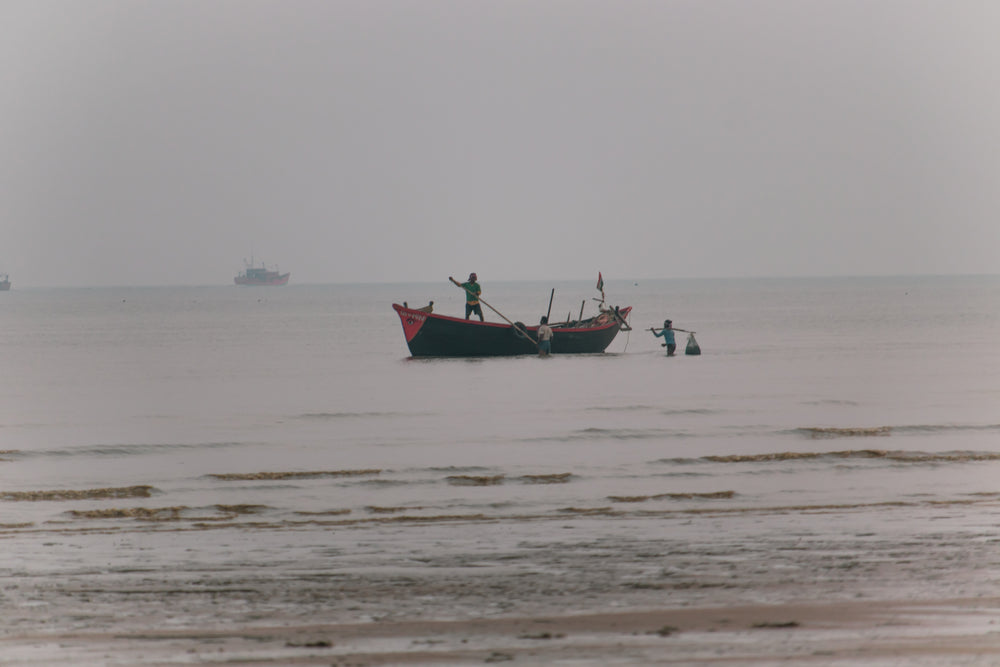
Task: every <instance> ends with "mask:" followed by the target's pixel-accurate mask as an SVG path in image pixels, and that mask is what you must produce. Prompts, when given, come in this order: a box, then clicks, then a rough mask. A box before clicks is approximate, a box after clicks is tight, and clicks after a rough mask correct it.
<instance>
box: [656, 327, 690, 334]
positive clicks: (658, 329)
mask: <svg viewBox="0 0 1000 667" xmlns="http://www.w3.org/2000/svg"><path fill="white" fill-rule="evenodd" d="M670 328H671V329H672V330H674V331H683V332H684V333H698V332H697V331H688V330H687V329H678V328H677V327H670ZM649 330H650V331H663V327H657V328H655V329H654V328H653V327H649Z"/></svg>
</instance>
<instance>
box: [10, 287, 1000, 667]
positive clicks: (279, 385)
mask: <svg viewBox="0 0 1000 667" xmlns="http://www.w3.org/2000/svg"><path fill="white" fill-rule="evenodd" d="M550 287H553V285H542V284H536V283H505V284H491V283H490V282H489V281H486V282H485V283H484V294H483V296H484V297H485V298H486V299H487V300H488V301H489V302H490V303H491V304H492V305H494V306H496V307H498V308H500V310H501V311H503V312H504V314H505V315H507V316H508V317H510V319H517V320H521V321H525V322H529V321H536V320H537V317H538V315H541V314H543V313H544V309H545V308H546V307H547V305H548V297H549V289H550ZM554 287H555V288H556V299H555V305H554V306H553V313H554V314H555V313H562V312H569V313H572V314H573V315H574V316H575V314H576V313H577V312H578V311H579V308H580V303H581V301H583V300H584V299H588V300H589V299H590V298H591V297H592V296H594V292H593V289H592V286H591V285H588V284H585V283H559V284H556V285H554ZM605 290H606V292H607V294H608V298H609V302H611V303H612V304H617V305H622V306H625V305H631V306H633V307H634V311H633V314H632V317H631V319H630V322H631V324H632V325H633V327H634V330H633V331H632V332H630V333H622V334H620V335H619V337H618V339H616V341H615V342H614V343H613V344H612V346H611V347H610V348H609V350H608V353H606V354H603V355H587V356H559V355H555V356H553V357H550V358H547V359H539V358H535V357H524V358H516V359H461V360H448V359H431V360H412V359H409V358H408V356H407V351H406V348H405V343H404V341H403V336H402V331H401V328H400V325H399V321H398V318H397V317H396V315H395V313H394V312H393V311H392V310H391V308H390V304H391V303H392V302H394V301H397V302H402V301H403V300H407V301H408V302H409V303H410V304H420V305H423V304H424V303H426V302H427V301H429V300H434V301H435V309H436V311H437V312H444V313H446V314H456V313H459V312H461V310H460V309H461V307H462V299H461V295H460V294H458V295H456V293H455V292H456V290H455V288H453V287H450V286H449V285H448V284H447V283H443V284H441V285H437V284H435V285H428V284H420V285H352V286H332V285H331V286H309V285H303V286H297V285H291V286H288V287H285V288H270V289H268V288H260V289H252V288H230V287H205V288H156V289H154V288H144V289H126V288H122V289H111V288H108V289H93V290H88V289H46V290H17V291H12V292H10V293H8V294H5V295H3V299H2V300H0V313H2V317H3V321H4V323H5V327H4V331H3V333H2V336H3V340H4V349H5V360H4V371H5V372H4V377H5V382H4V383H3V384H2V386H0V438H2V445H0V449H2V450H4V453H2V454H0V458H2V459H3V460H2V461H0V510H2V515H0V516H2V518H0V524H2V525H0V540H2V544H3V546H4V548H3V550H2V553H0V576H2V578H3V583H4V587H3V595H4V599H5V603H6V605H5V606H6V607H7V608H9V609H14V608H16V609H17V610H18V611H17V612H16V614H14V615H13V616H12V617H11V620H10V623H9V624H8V625H7V627H6V628H5V630H4V633H6V635H7V636H13V635H16V634H17V633H28V632H29V631H30V632H36V631H39V630H40V629H44V630H45V631H47V632H53V633H58V632H67V631H79V630H94V629H98V628H100V629H101V630H102V631H104V630H107V629H108V628H109V627H110V628H111V629H114V628H115V627H120V628H123V629H124V628H127V627H132V628H135V627H143V626H145V625H150V624H152V625H156V626H158V627H159V626H163V625H166V626H168V627H189V626H190V627H198V626H203V625H204V624H209V623H227V624H240V623H244V624H245V623H253V622H262V621H265V620H274V619H281V618H286V617H288V618H300V619H301V618H317V619H326V620H327V621H330V622H333V621H338V622H351V621H360V620H367V619H385V618H406V617H408V616H420V617H449V618H462V617H482V616H492V615H503V614H509V613H514V612H525V611H528V612H529V613H531V612H535V611H540V610H552V609H563V610H581V611H582V610H600V609H605V608H621V607H622V606H624V607H632V606H638V607H641V606H663V605H671V606H673V605H680V604H695V603H699V602H706V601H708V602H711V601H713V600H715V601H720V600H721V601H722V602H724V603H735V602H737V601H750V602H759V601H765V602H768V601H781V600H787V599H790V598H794V597H795V596H796V595H801V594H802V591H803V590H806V589H805V588H803V587H807V588H808V591H809V595H815V594H817V592H820V593H822V594H823V595H828V596H832V597H836V596H838V595H842V596H845V597H850V596H856V595H857V594H858V592H859V590H862V591H865V592H866V593H868V594H875V593H876V591H878V590H884V591H891V592H894V594H896V595H905V596H912V597H915V598H919V597H933V596H935V595H938V594H947V595H957V594H961V593H962V592H965V593H968V594H980V595H985V594H993V595H996V594H998V593H1000V588H998V577H997V565H996V562H995V555H994V554H995V553H996V547H997V538H996V535H995V526H996V524H997V520H998V513H1000V488H998V487H997V484H996V480H997V479H998V478H1000V414H998V410H997V406H998V405H1000V347H998V346H997V344H996V341H997V340H1000V279H998V278H996V277H963V278H882V279H814V280H801V281H795V280H753V281H729V280H719V281H708V280H703V281H640V282H639V283H638V284H635V283H633V282H615V281H607V284H606V287H605ZM587 303H588V305H587V308H588V310H591V309H592V308H593V306H592V305H590V304H592V302H591V301H588V302H587ZM559 317H561V315H560V316H559ZM666 317H670V318H671V319H673V320H674V323H675V326H677V327H681V328H684V329H692V330H695V331H697V337H698V341H699V343H700V345H701V348H702V352H703V353H702V355H701V356H698V357H688V356H684V355H679V356H676V357H673V358H667V357H666V356H665V355H664V354H663V350H662V348H661V347H660V346H659V339H655V338H653V336H652V335H650V334H649V333H648V332H646V331H643V329H644V328H648V327H650V326H660V325H661V323H662V320H663V319H665V318H666ZM488 319H493V320H497V319H499V318H498V317H496V316H488ZM553 319H559V318H557V317H555V315H554V316H553ZM683 342H684V339H683V335H679V336H678V343H679V346H678V347H679V348H680V349H683ZM582 572H585V573H586V576H585V577H582V576H581V573H582ZM720 595H721V597H720ZM122 609H127V610H129V612H130V614H129V615H128V616H126V617H122V616H121V614H120V613H119V612H120V611H121V610H122ZM112 619H113V620H112ZM41 653H42V654H43V656H44V655H48V654H45V652H44V651H42V652H41ZM51 658H52V656H51V655H49V658H48V659H51ZM97 664H100V663H97Z"/></svg>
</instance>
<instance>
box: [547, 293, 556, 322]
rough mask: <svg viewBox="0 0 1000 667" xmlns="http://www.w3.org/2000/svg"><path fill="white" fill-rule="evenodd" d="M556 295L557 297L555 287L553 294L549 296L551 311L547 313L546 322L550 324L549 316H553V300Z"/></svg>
mask: <svg viewBox="0 0 1000 667" xmlns="http://www.w3.org/2000/svg"><path fill="white" fill-rule="evenodd" d="M555 295H556V288H555V287H553V288H552V293H551V294H549V310H548V312H547V313H545V321H546V322H548V321H549V315H551V314H552V298H553V297H554V296H555Z"/></svg>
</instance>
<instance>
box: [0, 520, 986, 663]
mask: <svg viewBox="0 0 1000 667" xmlns="http://www.w3.org/2000/svg"><path fill="white" fill-rule="evenodd" d="M982 509H984V510H985V513H982V514H980V516H979V518H978V520H985V519H987V518H988V517H989V516H990V515H992V514H993V513H994V512H995V510H996V507H995V505H994V504H992V503H990V504H987V505H985V506H984V507H983V508H982ZM917 513H919V511H917V512H915V511H914V510H913V509H912V508H908V507H902V508H897V509H889V510H887V511H886V512H884V513H883V514H882V515H880V517H881V518H880V519H878V520H877V521H876V520H874V519H873V525H872V528H873V529H874V530H873V531H871V532H865V533H863V534H862V533H858V534H853V535H847V534H844V533H840V534H834V533H821V532H817V530H816V529H817V527H820V526H822V525H824V524H826V525H828V526H829V527H833V526H838V525H839V524H840V522H841V521H843V520H845V519H849V520H856V516H855V517H853V518H852V517H851V516H850V515H852V514H856V510H834V509H830V508H812V509H805V508H799V509H791V508H782V509H781V510H778V511H770V510H762V511H757V512H753V513H751V514H752V517H751V518H750V519H749V523H748V518H747V514H748V513H747V512H741V513H739V517H738V518H736V519H734V518H733V517H730V516H727V515H726V514H725V513H720V514H719V515H717V516H704V515H697V516H695V517H694V518H674V519H670V520H666V521H664V519H663V517H641V516H628V517H622V516H610V517H609V516H607V515H597V516H583V517H579V516H573V517H568V518H562V519H557V518H555V517H550V518H549V519H541V518H535V519H532V520H528V521H525V520H523V519H518V520H508V519H504V518H498V517H494V518H476V519H469V518H467V519H464V520H459V519H439V520H429V521H409V522H408V521H405V520H404V521H395V522H392V523H375V524H360V525H329V526H316V525H311V526H310V527H309V528H303V527H302V526H301V525H299V524H296V525H294V526H292V525H287V526H284V527H281V526H278V525H273V524H272V525H269V526H261V525H254V523H255V522H253V521H250V520H248V522H247V523H245V524H243V525H240V526H238V527H237V526H234V525H232V524H229V525H220V526H218V527H209V526H208V524H202V525H201V526H199V527H193V525H184V526H183V527H178V528H163V526H162V524H163V522H162V521H155V522H150V521H149V520H148V519H142V518H139V519H137V518H136V517H135V516H116V517H115V519H113V520H114V521H126V522H129V523H127V524H124V525H123V526H122V527H123V528H124V529H123V530H110V529H104V530H101V529H97V528H94V527H91V528H88V529H74V528H56V527H49V528H47V529H44V530H39V529H37V528H34V529H28V528H9V529H7V530H6V531H5V534H4V535H3V543H4V545H5V547H8V549H13V550H14V552H15V553H14V555H15V556H16V555H17V551H19V550H21V549H35V550H37V551H38V552H39V554H40V557H42V556H44V558H45V559H46V560H47V562H48V564H47V565H41V564H40V565H39V567H38V568H37V570H36V571H35V572H33V573H32V572H27V571H25V572H22V573H20V574H19V575H18V576H13V577H11V576H8V577H7V578H6V582H5V590H4V592H3V593H4V601H5V610H6V616H5V624H4V627H3V629H2V631H0V655H2V656H3V658H2V660H0V664H3V665H9V666H14V665H179V664H185V665H208V664H213V665H214V664H239V665H261V666H264V665H352V666H360V665H372V666H374V665H437V664H440V665H472V664H488V663H500V662H509V663H511V664H526V665H530V664H536V665H542V664H570V665H609V664H619V665H649V664H664V665H670V664H705V665H712V664H736V665H744V664H747V665H768V664H776V663H780V664H791V665H832V664H844V665H847V664H850V665H859V664H860V665H903V664H905V665H923V664H926V665H941V664H946V665H968V664H973V665H979V664H981V665H989V664H997V662H1000V624H998V620H1000V585H998V584H1000V582H998V577H997V574H998V571H997V560H996V548H995V547H996V539H995V538H994V537H991V536H990V535H989V534H988V533H985V532H981V533H972V532H969V531H968V530H966V529H947V530H943V531H940V530H937V529H936V528H935V529H934V530H931V531H928V530H927V529H926V528H923V527H922V526H923V522H922V521H920V520H919V519H920V517H919V516H915V514H917ZM251 518H252V515H251ZM941 518H947V517H941ZM967 518H968V517H967ZM914 519H917V520H914ZM978 520H977V521H978ZM803 521H806V522H809V523H810V524H811V525H812V526H813V528H811V529H810V530H809V532H805V531H803V530H802V522H803ZM330 523H331V524H336V522H335V521H331V522H330ZM958 523H960V522H950V523H949V525H952V526H955V525H957V524H958ZM875 524H879V525H875ZM747 526H752V528H749V529H748V528H747ZM891 526H896V528H895V529H892V528H891ZM748 531H750V532H752V533H753V534H754V535H755V537H750V535H749V532H748ZM53 552H56V553H57V554H58V555H57V556H55V557H53ZM8 553H10V551H8ZM80 553H86V554H88V556H87V557H86V560H80V561H77V562H75V563H74V562H73V559H74V557H75V556H74V555H75V554H80ZM99 561H102V562H103V563H102V565H101V566H99V567H98V566H96V565H95V563H97V562H99ZM39 563H41V558H40V559H39Z"/></svg>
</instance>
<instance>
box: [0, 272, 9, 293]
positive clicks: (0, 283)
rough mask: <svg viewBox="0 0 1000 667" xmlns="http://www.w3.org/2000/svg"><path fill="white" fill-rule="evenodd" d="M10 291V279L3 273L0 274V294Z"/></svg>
mask: <svg viewBox="0 0 1000 667" xmlns="http://www.w3.org/2000/svg"><path fill="white" fill-rule="evenodd" d="M9 291H10V277H9V276H8V275H7V274H6V273H4V274H0V292H9Z"/></svg>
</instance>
